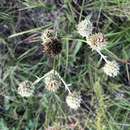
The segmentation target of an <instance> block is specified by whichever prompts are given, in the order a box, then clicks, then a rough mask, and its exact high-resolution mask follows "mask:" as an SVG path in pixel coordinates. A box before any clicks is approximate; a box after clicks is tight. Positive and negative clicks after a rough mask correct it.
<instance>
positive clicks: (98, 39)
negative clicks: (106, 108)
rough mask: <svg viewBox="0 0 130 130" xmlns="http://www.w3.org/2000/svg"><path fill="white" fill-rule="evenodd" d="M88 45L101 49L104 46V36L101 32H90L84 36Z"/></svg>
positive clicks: (94, 48) (93, 48)
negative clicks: (90, 33) (89, 34)
mask: <svg viewBox="0 0 130 130" xmlns="http://www.w3.org/2000/svg"><path fill="white" fill-rule="evenodd" d="M86 40H87V43H88V45H89V46H90V47H91V48H92V50H102V49H103V48H105V47H106V44H107V42H106V38H105V36H104V35H103V34H102V33H96V34H92V35H91V36H89V37H86Z"/></svg>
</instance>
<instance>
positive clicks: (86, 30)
mask: <svg viewBox="0 0 130 130" xmlns="http://www.w3.org/2000/svg"><path fill="white" fill-rule="evenodd" d="M92 30H93V26H92V23H91V21H90V18H89V17H88V18H86V19H84V20H82V21H81V22H80V23H79V24H78V25H77V31H78V33H79V34H80V35H81V36H83V37H88V36H89V35H90V34H91V33H92Z"/></svg>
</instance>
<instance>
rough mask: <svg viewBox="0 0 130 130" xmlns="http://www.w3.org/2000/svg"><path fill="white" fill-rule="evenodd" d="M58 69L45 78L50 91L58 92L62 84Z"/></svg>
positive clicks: (46, 86)
mask: <svg viewBox="0 0 130 130" xmlns="http://www.w3.org/2000/svg"><path fill="white" fill-rule="evenodd" d="M57 74H58V72H57V71H51V72H50V73H49V74H48V75H47V76H46V77H45V79H44V83H45V88H46V89H47V90H48V91H50V92H56V91H57V90H58V89H59V87H60V86H61V81H60V79H59V78H58V76H57Z"/></svg>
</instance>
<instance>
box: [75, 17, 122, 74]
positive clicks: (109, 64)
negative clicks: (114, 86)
mask: <svg viewBox="0 0 130 130" xmlns="http://www.w3.org/2000/svg"><path fill="white" fill-rule="evenodd" d="M86 19H87V18H86ZM86 19H85V20H82V21H81V22H80V23H79V24H78V26H77V31H78V33H79V34H80V35H81V36H83V37H86V42H87V44H88V45H89V46H90V48H91V49H92V50H95V51H96V52H97V53H98V54H99V55H100V56H101V58H102V59H103V60H104V61H105V62H106V63H105V65H104V67H103V69H102V70H103V71H104V73H105V74H106V75H108V76H110V77H115V76H117V75H118V74H119V71H120V68H119V65H118V63H117V62H116V61H109V60H107V58H106V56H105V55H103V54H102V53H101V50H103V49H104V48H106V46H107V43H108V42H107V40H106V38H105V36H104V34H102V33H101V32H99V33H95V34H93V33H92V29H93V27H92V23H91V21H90V18H89V19H87V20H86ZM88 30H89V31H88Z"/></svg>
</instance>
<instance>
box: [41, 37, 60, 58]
mask: <svg viewBox="0 0 130 130" xmlns="http://www.w3.org/2000/svg"><path fill="white" fill-rule="evenodd" d="M43 51H44V52H45V53H46V54H47V55H49V56H52V57H53V56H56V55H58V54H60V53H61V51H62V43H61V41H60V40H59V39H58V38H50V39H48V40H47V41H46V42H45V43H44V44H43Z"/></svg>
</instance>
